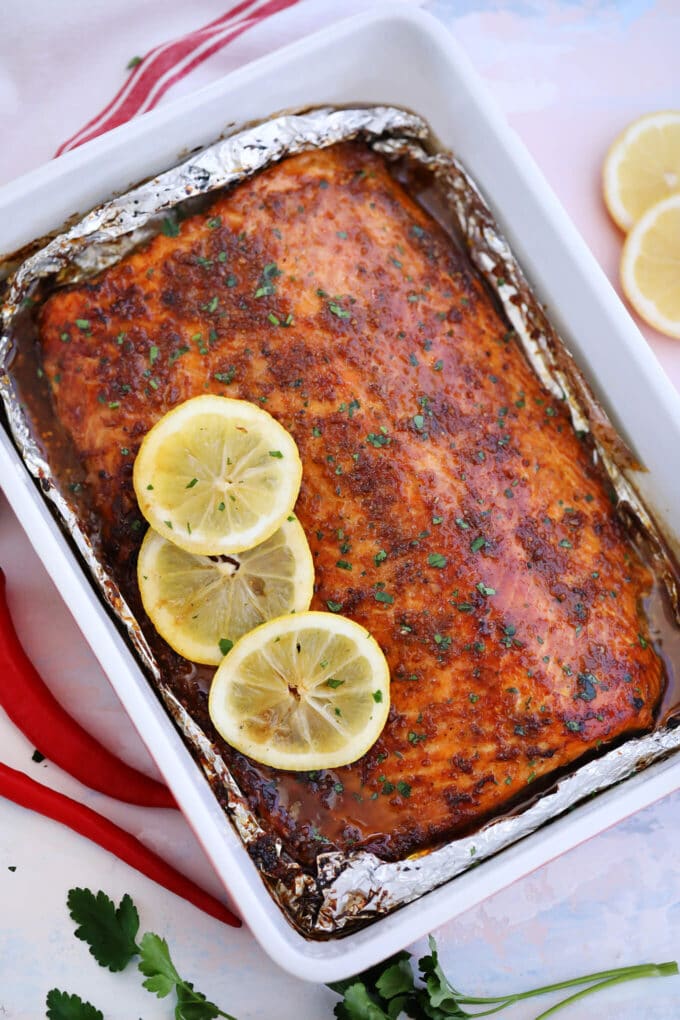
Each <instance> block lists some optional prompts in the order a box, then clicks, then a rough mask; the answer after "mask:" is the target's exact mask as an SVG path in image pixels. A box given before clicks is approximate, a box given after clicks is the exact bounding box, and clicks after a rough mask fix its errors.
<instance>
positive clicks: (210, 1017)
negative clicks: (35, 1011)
mask: <svg viewBox="0 0 680 1020" xmlns="http://www.w3.org/2000/svg"><path fill="white" fill-rule="evenodd" d="M66 902H67V905H68V909H69V913H70V915H71V918H72V919H73V920H74V921H75V922H76V924H77V926H78V927H77V928H76V931H75V935H76V938H79V939H81V940H82V941H83V942H86V943H87V945H88V946H89V949H90V953H91V954H92V956H93V957H94V958H95V960H96V961H97V963H98V964H99V965H100V967H108V969H109V970H111V971H121V970H124V969H125V968H126V967H127V965H128V964H129V963H130V962H131V960H133V959H134V957H135V956H139V963H138V964H137V967H138V969H139V971H140V973H142V974H143V975H144V977H145V980H144V981H143V982H142V986H143V987H144V988H146V989H147V991H149V992H152V993H153V994H154V995H157V996H158V998H159V999H164V998H165V997H166V996H168V995H172V993H173V992H174V994H175V997H176V1005H175V1020H217V1018H218V1017H222V1018H224V1020H236V1017H233V1016H232V1015H231V1014H230V1013H224V1012H223V1011H222V1010H221V1009H220V1008H219V1006H216V1005H215V1003H214V1002H210V1001H209V1000H208V999H207V998H206V997H205V995H203V994H202V993H201V992H198V991H196V989H195V988H194V986H193V984H192V983H191V982H190V981H185V980H184V978H182V977H180V975H179V973H178V972H177V969H176V967H175V965H174V963H173V962H172V957H171V956H170V950H169V948H168V944H167V942H166V941H165V939H162V938H161V937H160V936H159V935H155V934H154V933H153V932H146V933H145V934H144V935H142V937H141V939H140V940H139V943H138V942H137V941H136V940H137V934H138V932H139V914H138V912H137V908H136V907H135V905H134V903H133V902H132V899H131V897H130V896H128V895H127V893H126V894H125V896H123V898H122V900H121V901H120V904H119V905H118V906H117V907H116V905H115V903H114V902H113V901H112V900H111V899H109V897H108V896H107V895H106V893H104V892H101V891H100V892H98V893H93V892H92V891H91V890H90V889H70V890H69V894H68V898H67V901H66ZM47 1017H48V1020H104V1018H103V1016H102V1013H101V1012H100V1011H99V1010H98V1009H96V1008H95V1007H94V1006H93V1005H92V1004H91V1003H89V1002H83V1000H82V999H80V998H79V997H78V996H77V995H68V994H67V993H66V992H61V991H59V989H57V988H53V989H52V990H51V991H50V992H48V994H47Z"/></svg>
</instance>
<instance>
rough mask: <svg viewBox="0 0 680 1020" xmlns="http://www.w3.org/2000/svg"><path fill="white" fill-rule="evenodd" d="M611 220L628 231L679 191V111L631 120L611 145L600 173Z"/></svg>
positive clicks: (667, 111) (664, 112)
mask: <svg viewBox="0 0 680 1020" xmlns="http://www.w3.org/2000/svg"><path fill="white" fill-rule="evenodd" d="M602 178H603V180H602V183H603V194H604V200H605V203H606V205H607V209H608V210H609V213H610V215H611V216H612V219H613V220H614V221H615V222H616V223H617V224H618V226H619V227H621V229H622V230H625V231H628V230H630V228H631V227H632V226H633V224H634V223H636V222H637V221H638V220H639V218H640V217H641V216H642V215H643V213H645V212H646V211H647V209H649V208H650V207H651V206H652V205H655V204H656V203H657V202H660V201H661V200H662V199H664V198H667V197H668V196H669V195H671V194H674V193H677V192H679V191H680V110H665V111H661V112H659V113H649V114H646V115H645V116H644V117H640V118H639V119H638V120H635V121H633V123H632V124H629V125H628V127H627V128H626V129H625V130H624V131H623V132H622V133H621V134H620V135H619V136H618V138H617V139H616V140H615V141H614V143H613V145H612V146H611V148H610V150H609V152H608V153H607V157H606V159H605V162H604V167H603V172H602Z"/></svg>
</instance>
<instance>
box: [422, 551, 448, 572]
mask: <svg viewBox="0 0 680 1020" xmlns="http://www.w3.org/2000/svg"><path fill="white" fill-rule="evenodd" d="M427 562H428V564H429V565H430V566H431V567H438V568H439V569H440V570H441V568H442V567H445V566H446V563H447V559H446V556H442V554H441V553H430V555H429V556H428V557H427Z"/></svg>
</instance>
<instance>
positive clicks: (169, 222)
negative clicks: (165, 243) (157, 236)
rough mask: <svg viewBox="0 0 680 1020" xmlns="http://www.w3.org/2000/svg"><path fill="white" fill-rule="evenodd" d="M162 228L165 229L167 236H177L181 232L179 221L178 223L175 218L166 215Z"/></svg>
mask: <svg viewBox="0 0 680 1020" xmlns="http://www.w3.org/2000/svg"><path fill="white" fill-rule="evenodd" d="M161 230H162V231H163V233H164V234H165V236H166V237H177V236H178V234H179V223H176V222H175V220H173V219H171V218H170V217H169V216H166V217H165V219H164V220H163V225H162V226H161Z"/></svg>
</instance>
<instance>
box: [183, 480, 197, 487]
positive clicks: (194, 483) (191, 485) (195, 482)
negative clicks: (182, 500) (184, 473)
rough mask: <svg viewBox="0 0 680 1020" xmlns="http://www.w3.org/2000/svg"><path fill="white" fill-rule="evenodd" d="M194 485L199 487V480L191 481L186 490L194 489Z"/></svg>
mask: <svg viewBox="0 0 680 1020" xmlns="http://www.w3.org/2000/svg"><path fill="white" fill-rule="evenodd" d="M194 485H198V478H192V479H191V481H190V482H188V483H187V484H186V485H185V486H184V488H185V489H193V487H194Z"/></svg>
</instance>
